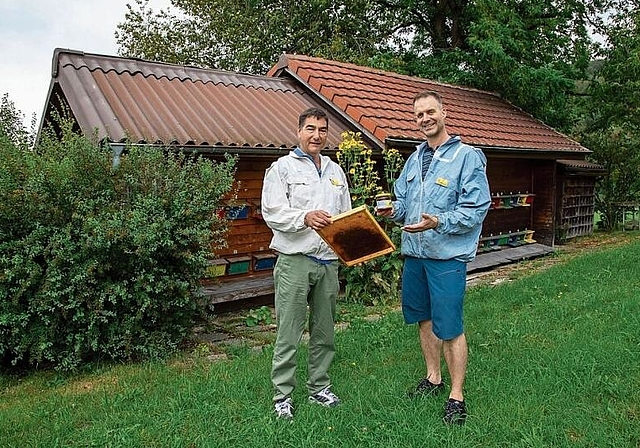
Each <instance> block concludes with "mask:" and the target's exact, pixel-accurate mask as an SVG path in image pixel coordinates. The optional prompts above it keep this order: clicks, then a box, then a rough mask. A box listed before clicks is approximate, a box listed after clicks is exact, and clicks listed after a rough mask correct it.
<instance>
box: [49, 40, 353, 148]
mask: <svg viewBox="0 0 640 448" xmlns="http://www.w3.org/2000/svg"><path fill="white" fill-rule="evenodd" d="M58 93H61V94H62V95H63V97H64V99H65V100H66V102H67V103H68V105H69V107H70V109H71V111H72V113H73V115H74V117H75V118H76V120H77V121H78V124H79V125H80V128H81V129H82V131H83V132H85V133H87V134H91V133H92V132H93V131H94V130H97V136H98V138H99V139H103V138H107V139H108V140H110V141H111V142H124V141H126V140H127V139H128V138H130V139H131V141H133V142H136V143H160V144H177V145H195V146H211V147H221V148H233V147H239V148H258V149H260V148H262V149H265V148H292V147H295V146H296V145H297V136H296V127H297V122H298V115H299V114H300V112H302V111H303V110H304V109H306V108H308V107H311V106H315V107H321V106H322V105H321V103H320V102H319V101H318V100H317V99H316V98H315V97H314V95H312V94H309V93H308V92H306V91H305V90H304V89H303V88H302V87H301V85H300V84H299V83H297V82H296V81H294V80H291V79H286V78H274V77H266V76H252V75H247V74H241V73H232V72H224V71H217V70H205V69H200V68H195V67H185V66H179V65H172V64H164V63H157V62H150V61H144V60H139V59H128V58H120V57H114V56H104V55H97V54H88V53H83V52H78V51H73V50H63V49H56V50H55V53H54V57H53V72H52V83H51V87H50V93H49V98H48V103H50V102H55V100H54V99H53V97H54V96H55V95H56V94H58ZM327 112H328V113H329V117H330V126H329V136H328V139H327V146H329V147H330V148H337V146H338V144H339V142H340V140H341V137H340V134H341V132H343V131H344V130H345V129H351V130H355V128H353V127H351V126H349V124H348V123H347V122H346V121H345V120H344V119H343V118H342V117H341V116H340V115H339V114H335V113H332V112H331V110H328V111H327Z"/></svg>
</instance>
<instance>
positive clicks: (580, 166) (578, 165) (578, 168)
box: [556, 159, 606, 174]
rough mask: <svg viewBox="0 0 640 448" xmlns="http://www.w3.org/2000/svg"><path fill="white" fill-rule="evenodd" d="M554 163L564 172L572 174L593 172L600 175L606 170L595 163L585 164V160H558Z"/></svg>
mask: <svg viewBox="0 0 640 448" xmlns="http://www.w3.org/2000/svg"><path fill="white" fill-rule="evenodd" d="M556 162H557V163H558V164H559V165H560V166H562V167H563V168H564V169H565V170H566V171H574V172H594V173H598V174H602V173H605V172H606V169H605V168H604V167H603V166H602V165H598V164H597V163H593V162H587V161H586V160H566V159H560V160H556Z"/></svg>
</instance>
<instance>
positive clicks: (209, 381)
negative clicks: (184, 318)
mask: <svg viewBox="0 0 640 448" xmlns="http://www.w3.org/2000/svg"><path fill="white" fill-rule="evenodd" d="M630 235H632V236H633V238H629V236H630ZM638 235H639V234H638V232H635V233H631V232H627V234H626V236H625V238H626V240H627V242H626V243H625V244H624V245H615V246H612V247H606V248H598V247H591V248H590V250H586V251H584V252H583V253H580V254H579V255H577V256H571V257H566V258H563V257H555V259H554V263H552V266H550V267H548V268H546V269H538V268H539V266H540V264H541V263H542V262H541V261H531V262H526V263H523V264H522V265H521V266H524V267H525V269H526V271H528V273H526V274H524V273H523V271H522V270H519V271H517V272H516V273H515V274H514V275H512V278H511V279H509V280H508V281H503V282H501V283H499V284H497V282H494V283H496V284H493V285H492V284H491V282H484V283H483V284H479V285H476V286H473V287H471V288H470V289H469V292H468V295H467V301H466V304H465V307H466V308H465V313H466V315H465V317H466V322H465V324H466V332H467V338H468V341H469V369H468V375H467V382H466V388H465V396H466V399H467V402H468V410H469V413H470V415H469V418H468V420H467V424H466V425H465V426H463V427H447V426H445V425H444V424H442V422H441V420H440V417H441V411H442V406H443V404H444V401H445V399H446V397H445V396H440V397H431V398H426V399H419V400H410V399H408V398H406V391H407V390H408V389H409V388H411V387H412V386H414V385H415V383H416V382H417V380H418V379H419V378H420V377H421V375H422V373H423V361H422V359H421V354H420V349H419V344H418V338H417V330H416V327H415V326H406V325H404V323H403V322H402V318H401V315H400V314H399V312H398V311H392V312H389V313H388V314H386V315H385V316H384V317H383V318H381V319H379V320H376V321H371V320H366V319H362V318H358V317H353V318H352V320H351V323H350V325H349V327H348V328H347V329H345V330H343V331H340V332H339V333H338V337H337V344H338V354H337V356H336V359H335V362H334V365H333V367H332V371H331V373H332V380H333V383H334V390H335V392H336V393H338V394H339V395H340V397H341V398H342V400H343V404H342V405H341V406H340V407H338V408H336V409H324V408H318V407H315V406H313V405H311V404H309V403H307V402H306V393H305V390H304V389H305V388H304V382H305V378H306V369H305V366H306V351H305V350H304V349H303V350H302V353H301V358H300V360H299V361H300V362H299V365H300V369H299V387H298V389H297V390H296V391H295V393H294V397H293V398H294V402H295V405H296V414H295V418H294V420H293V421H291V422H287V421H277V420H275V418H274V416H273V414H272V406H271V394H272V390H271V384H270V380H269V369H270V364H271V352H272V350H271V346H270V345H267V346H266V347H265V348H264V349H262V351H258V352H256V351H255V350H250V349H248V348H247V349H244V350H243V349H238V350H236V351H235V352H234V354H233V356H231V357H229V359H226V360H219V361H215V362H211V361H210V360H208V359H207V357H206V356H204V354H201V355H199V354H198V352H197V350H196V351H193V352H189V353H187V352H185V353H182V354H181V355H180V356H177V357H175V358H174V359H172V360H170V361H168V362H164V363H161V362H155V363H151V362H150V363H144V364H127V365H116V366H114V365H103V366H99V367H93V368H92V369H91V370H89V371H87V372H83V373H76V374H72V375H71V374H60V373H55V372H38V373H34V374H32V375H29V376H27V377H23V378H18V377H14V376H9V375H6V374H5V375H2V376H0V446H2V447H20V448H22V447H47V448H49V447H90V446H91V447H225V448H231V447H366V448H373V447H447V446H451V447H454V446H455V447H640V392H639V391H640V293H639V291H640V238H638ZM445 378H446V376H445Z"/></svg>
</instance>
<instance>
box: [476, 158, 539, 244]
mask: <svg viewBox="0 0 640 448" xmlns="http://www.w3.org/2000/svg"><path fill="white" fill-rule="evenodd" d="M487 177H488V179H489V189H490V191H491V196H492V197H496V196H498V195H509V194H518V193H531V194H536V192H535V191H534V187H533V172H532V167H531V161H530V160H527V159H504V158H488V160H487ZM537 200H538V198H537V196H534V199H533V205H532V206H530V207H517V208H509V209H493V208H492V209H491V210H489V213H488V214H487V217H486V219H485V221H484V224H483V227H482V236H490V235H499V234H501V233H502V234H508V233H511V232H519V231H523V230H525V229H530V230H531V229H533V230H535V227H534V224H533V213H534V208H535V207H536V201H537Z"/></svg>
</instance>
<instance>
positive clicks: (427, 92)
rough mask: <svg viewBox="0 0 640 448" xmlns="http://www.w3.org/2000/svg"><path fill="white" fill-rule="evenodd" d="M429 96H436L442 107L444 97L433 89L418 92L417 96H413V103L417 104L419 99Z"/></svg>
mask: <svg viewBox="0 0 640 448" xmlns="http://www.w3.org/2000/svg"><path fill="white" fill-rule="evenodd" d="M429 97H431V98H435V99H436V101H437V102H438V105H439V106H440V107H441V108H442V97H441V96H440V94H439V93H438V92H435V91H433V90H423V91H422V92H418V93H417V94H416V96H414V97H413V103H412V104H416V101H418V100H419V99H420V98H429Z"/></svg>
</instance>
